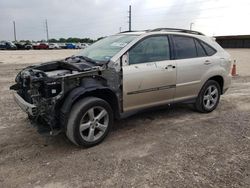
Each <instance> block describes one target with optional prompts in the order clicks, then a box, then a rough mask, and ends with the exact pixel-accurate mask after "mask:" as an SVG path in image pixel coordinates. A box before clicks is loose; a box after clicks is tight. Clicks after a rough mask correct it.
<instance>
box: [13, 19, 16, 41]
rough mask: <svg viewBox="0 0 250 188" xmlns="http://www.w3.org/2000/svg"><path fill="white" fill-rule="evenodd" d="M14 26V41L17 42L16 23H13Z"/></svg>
mask: <svg viewBox="0 0 250 188" xmlns="http://www.w3.org/2000/svg"><path fill="white" fill-rule="evenodd" d="M13 26H14V40H15V41H16V22H15V21H13Z"/></svg>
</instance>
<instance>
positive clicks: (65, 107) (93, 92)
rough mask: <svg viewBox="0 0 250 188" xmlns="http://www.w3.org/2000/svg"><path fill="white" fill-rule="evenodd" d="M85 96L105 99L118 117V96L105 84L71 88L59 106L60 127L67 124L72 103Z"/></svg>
mask: <svg viewBox="0 0 250 188" xmlns="http://www.w3.org/2000/svg"><path fill="white" fill-rule="evenodd" d="M85 97H97V98H100V99H103V100H105V101H106V102H108V103H109V104H110V107H111V108H112V110H113V113H114V117H115V118H119V117H120V105H119V102H118V97H117V96H116V94H115V92H114V91H112V90H111V89H110V88H108V87H105V86H100V87H97V88H84V87H78V88H75V89H73V90H72V91H71V92H70V93H69V94H68V96H67V97H66V98H65V100H64V101H63V103H62V105H61V107H60V124H61V125H62V127H65V125H66V124H67V120H68V117H69V114H70V111H71V108H72V107H73V105H74V104H75V103H77V102H78V101H79V100H81V99H83V98H85Z"/></svg>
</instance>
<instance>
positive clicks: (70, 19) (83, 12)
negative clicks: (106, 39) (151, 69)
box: [0, 0, 250, 40]
mask: <svg viewBox="0 0 250 188" xmlns="http://www.w3.org/2000/svg"><path fill="white" fill-rule="evenodd" d="M129 5H131V6H132V30H145V29H153V28H158V27H174V28H183V29H189V28H190V24H191V23H192V24H191V25H192V29H193V30H197V31H200V32H202V33H204V34H206V35H209V36H219V35H242V34H248V35H250V24H249V20H250V11H249V10H250V1H249V0H237V1H236V0H0V40H14V34H13V21H15V23H16V34H17V40H22V39H23V40H24V39H25V40H42V39H46V29H45V20H46V19H47V21H48V29H49V38H56V39H59V38H68V37H79V38H85V37H89V38H92V39H97V38H98V37H102V36H108V35H112V34H115V33H118V32H119V31H120V30H122V31H126V30H128V6H129Z"/></svg>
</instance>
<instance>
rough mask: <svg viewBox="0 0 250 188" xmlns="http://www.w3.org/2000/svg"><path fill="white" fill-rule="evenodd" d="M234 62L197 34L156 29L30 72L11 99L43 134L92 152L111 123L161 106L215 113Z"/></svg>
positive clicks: (27, 70)
mask: <svg viewBox="0 0 250 188" xmlns="http://www.w3.org/2000/svg"><path fill="white" fill-rule="evenodd" d="M230 67H231V60H230V56H229V54H228V53H227V52H225V51H224V50H223V49H222V48H221V47H220V46H219V45H218V44H217V43H216V42H215V40H214V39H213V38H210V37H207V36H204V35H203V34H202V33H200V32H196V31H189V30H183V29H173V28H158V29H154V30H147V31H142V32H123V33H119V34H116V35H112V36H109V37H106V38H104V39H102V40H100V41H97V42H95V43H94V44H92V45H91V46H89V47H87V48H85V49H84V50H82V51H81V52H80V53H79V54H76V55H74V56H71V57H68V58H66V59H62V60H58V61H52V62H47V63H42V64H39V65H34V66H30V67H27V68H25V69H23V70H22V71H20V72H19V73H18V75H17V76H16V80H15V81H16V84H15V85H13V86H11V88H10V89H12V90H15V92H14V99H15V101H16V102H17V104H18V105H19V106H20V107H21V108H22V109H23V110H24V111H25V112H26V113H27V114H28V117H29V119H30V121H31V122H32V123H33V124H34V125H36V126H37V128H38V131H39V132H40V133H50V134H51V135H56V134H58V133H60V132H64V133H66V135H67V137H68V138H69V140H70V141H72V142H73V143H74V144H76V145H81V146H86V147H89V146H93V145H96V144H98V143H100V142H101V141H102V140H103V139H104V138H105V137H106V136H107V134H108V132H109V131H110V128H111V126H112V124H113V120H114V119H120V118H124V117H127V116H128V115H131V114H133V113H135V112H138V111H139V110H141V109H146V108H151V107H154V106H159V105H163V104H170V103H177V102H186V103H187V102H189V103H192V104H194V107H195V108H196V110H197V111H199V112H202V113H208V112H211V111H213V110H214V109H215V108H216V107H217V105H218V103H219V100H220V95H222V94H223V93H225V91H226V90H227V89H228V88H229V85H230V83H231V76H230Z"/></svg>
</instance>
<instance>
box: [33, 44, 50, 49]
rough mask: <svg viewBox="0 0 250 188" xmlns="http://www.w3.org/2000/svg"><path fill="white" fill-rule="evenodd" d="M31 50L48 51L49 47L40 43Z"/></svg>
mask: <svg viewBox="0 0 250 188" xmlns="http://www.w3.org/2000/svg"><path fill="white" fill-rule="evenodd" d="M33 49H38V50H40V49H49V45H48V44H47V43H40V44H36V45H33Z"/></svg>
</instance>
